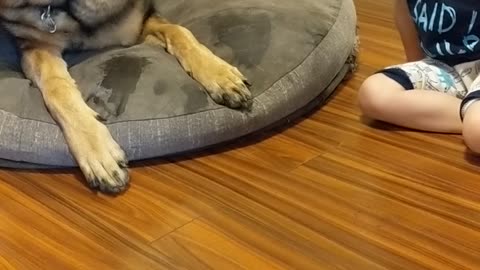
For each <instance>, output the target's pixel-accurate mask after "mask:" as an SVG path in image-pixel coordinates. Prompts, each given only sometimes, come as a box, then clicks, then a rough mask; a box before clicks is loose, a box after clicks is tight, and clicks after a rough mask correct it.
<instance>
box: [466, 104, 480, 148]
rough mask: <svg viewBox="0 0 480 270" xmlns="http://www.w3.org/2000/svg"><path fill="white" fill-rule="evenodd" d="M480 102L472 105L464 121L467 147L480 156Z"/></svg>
mask: <svg viewBox="0 0 480 270" xmlns="http://www.w3.org/2000/svg"><path fill="white" fill-rule="evenodd" d="M479 123H480V102H476V103H474V104H472V106H471V107H470V108H469V109H468V111H467V113H466V114H465V118H464V120H463V139H464V141H465V144H466V145H467V147H468V148H469V149H470V150H471V151H472V152H474V153H476V154H480V125H479Z"/></svg>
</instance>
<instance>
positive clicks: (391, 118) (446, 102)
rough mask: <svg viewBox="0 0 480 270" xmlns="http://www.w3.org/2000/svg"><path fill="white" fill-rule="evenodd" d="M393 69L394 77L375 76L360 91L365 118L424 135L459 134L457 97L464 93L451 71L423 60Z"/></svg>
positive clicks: (380, 74) (382, 74)
mask: <svg viewBox="0 0 480 270" xmlns="http://www.w3.org/2000/svg"><path fill="white" fill-rule="evenodd" d="M395 69H396V70H394V71H395V73H394V75H395V76H393V77H392V76H386V75H385V74H386V73H378V74H375V75H373V76H371V77H369V78H368V79H367V80H365V82H364V83H363V84H362V86H361V87H360V90H359V96H358V100H359V105H360V109H361V110H362V112H363V113H364V114H365V115H366V116H368V117H371V118H373V119H376V120H381V121H385V122H389V123H392V124H395V125H399V126H403V127H407V128H413V129H419V130H424V131H431V132H442V133H461V132H462V122H461V119H460V114H459V109H460V103H461V100H460V99H459V98H458V97H457V96H461V95H464V92H466V89H465V87H464V85H463V83H462V82H461V80H460V79H459V77H458V76H457V74H456V71H455V70H454V69H453V68H450V67H448V66H445V65H441V64H440V65H439V64H438V63H436V62H431V61H429V60H426V61H420V62H416V63H407V64H405V65H402V66H400V67H398V68H395ZM390 70H391V69H390ZM399 71H400V72H399Z"/></svg>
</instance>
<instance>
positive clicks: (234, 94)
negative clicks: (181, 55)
mask: <svg viewBox="0 0 480 270" xmlns="http://www.w3.org/2000/svg"><path fill="white" fill-rule="evenodd" d="M197 52H198V53H197V54H195V56H192V57H191V58H190V59H189V60H190V61H188V63H184V64H185V65H184V67H185V70H186V71H187V72H188V73H189V74H190V75H191V76H192V77H193V78H194V79H195V80H197V81H198V82H199V83H200V84H201V85H202V86H203V87H204V88H205V89H206V91H207V92H208V94H209V95H210V97H211V98H212V99H213V100H214V101H215V102H216V103H218V104H221V105H225V106H227V107H230V108H233V109H250V108H251V106H252V103H253V98H252V94H251V92H250V90H249V86H250V83H249V82H248V80H247V79H246V78H245V76H244V75H243V74H242V73H241V72H240V71H239V70H238V69H237V68H236V67H233V66H232V65H230V64H228V63H227V62H226V61H224V60H223V59H221V58H220V57H218V56H216V55H214V54H213V53H211V52H210V51H208V50H207V49H206V48H203V47H201V48H199V49H198V51H197Z"/></svg>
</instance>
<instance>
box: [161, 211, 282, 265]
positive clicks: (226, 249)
mask: <svg viewBox="0 0 480 270" xmlns="http://www.w3.org/2000/svg"><path fill="white" fill-rule="evenodd" d="M242 242H243V241H242V240H239V239H238V238H237V237H235V238H232V237H230V236H228V235H226V234H224V233H222V232H221V231H220V230H218V229H216V228H215V227H213V226H211V225H210V224H208V222H207V221H204V220H202V219H198V220H195V221H193V222H192V223H189V224H187V225H185V226H184V227H182V228H180V229H178V230H176V231H175V232H173V233H171V234H169V235H168V236H166V237H164V238H161V239H159V240H158V241H156V242H154V243H153V246H154V247H156V248H158V249H159V250H161V251H162V252H163V253H165V254H169V256H171V257H172V258H174V260H175V262H176V264H177V265H184V267H185V268H189V269H198V270H201V269H229V270H235V269H239V270H240V269H244V270H255V269H258V270H264V269H271V270H274V269H284V267H283V266H281V265H279V264H276V263H275V262H274V261H273V260H269V258H268V257H267V258H265V257H263V256H265V255H266V254H257V253H256V252H255V250H253V249H252V248H251V247H248V246H246V245H244V244H243V243H242ZM262 255H263V256H262Z"/></svg>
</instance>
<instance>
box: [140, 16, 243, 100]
mask: <svg viewBox="0 0 480 270" xmlns="http://www.w3.org/2000/svg"><path fill="white" fill-rule="evenodd" d="M142 39H143V41H144V42H147V43H153V44H157V45H159V46H162V47H164V48H165V49H166V50H167V51H168V52H169V53H170V54H172V55H173V56H175V57H176V58H177V59H178V61H179V62H180V64H181V65H182V67H183V68H184V69H185V71H186V72H187V73H188V74H189V75H190V76H192V77H193V78H194V79H195V80H196V81H198V82H199V83H200V84H201V85H202V86H203V87H205V89H206V90H207V92H208V93H209V94H210V96H211V97H212V99H213V100H214V101H215V102H217V103H219V104H222V105H226V106H228V107H231V108H249V107H250V106H251V104H252V95H251V93H250V91H249V89H248V87H247V86H248V85H249V83H248V82H247V79H246V78H245V77H244V76H243V75H242V74H241V73H240V71H239V70H238V69H237V68H236V67H233V66H231V65H230V64H228V63H227V62H225V61H224V60H222V59H221V58H219V57H218V56H216V55H214V54H213V53H212V52H211V51H210V50H209V49H208V48H207V47H205V46H204V45H202V44H201V43H200V42H199V41H198V40H197V39H196V38H195V37H194V36H193V34H192V33H191V32H190V31H189V30H188V29H186V28H184V27H182V26H179V25H175V24H171V23H168V22H167V21H165V20H163V19H160V18H158V17H156V16H152V17H150V18H149V19H148V20H147V21H146V22H145V25H144V29H143V33H142Z"/></svg>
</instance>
